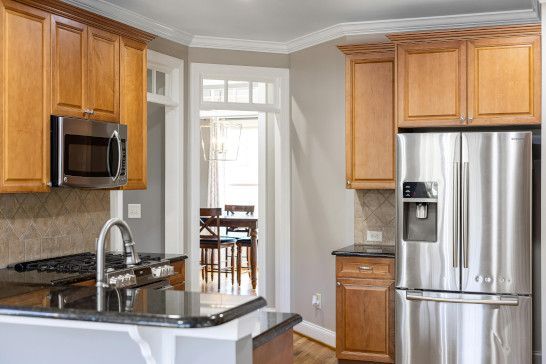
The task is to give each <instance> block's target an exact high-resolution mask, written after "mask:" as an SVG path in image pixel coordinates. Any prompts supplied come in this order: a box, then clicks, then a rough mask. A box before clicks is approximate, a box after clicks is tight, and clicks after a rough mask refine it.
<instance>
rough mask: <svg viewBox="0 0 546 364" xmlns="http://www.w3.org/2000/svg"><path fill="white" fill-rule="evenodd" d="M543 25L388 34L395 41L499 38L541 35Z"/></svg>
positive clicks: (413, 41) (414, 41)
mask: <svg viewBox="0 0 546 364" xmlns="http://www.w3.org/2000/svg"><path fill="white" fill-rule="evenodd" d="M540 33H541V25H540V23H536V24H522V25H510V26H496V27H480V28H461V29H451V30H436V31H421V32H409V33H392V34H387V38H389V39H390V40H391V41H392V42H394V43H416V42H429V41H439V40H469V39H477V38H497V37H503V38H506V37H511V36H530V35H540Z"/></svg>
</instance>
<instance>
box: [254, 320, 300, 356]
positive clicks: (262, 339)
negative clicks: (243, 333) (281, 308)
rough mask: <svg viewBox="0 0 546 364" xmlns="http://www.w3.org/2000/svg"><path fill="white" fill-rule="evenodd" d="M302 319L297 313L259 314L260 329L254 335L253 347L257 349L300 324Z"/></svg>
mask: <svg viewBox="0 0 546 364" xmlns="http://www.w3.org/2000/svg"><path fill="white" fill-rule="evenodd" d="M301 321H302V318H301V316H300V315H298V314H297V313H284V312H269V311H261V312H260V313H259V324H258V325H259V327H258V328H257V329H256V331H255V333H254V334H253V335H252V336H253V339H252V346H253V347H254V348H257V347H258V346H262V345H263V344H266V343H267V342H269V341H271V340H273V339H274V338H276V337H277V336H279V335H282V334H284V333H285V332H286V331H288V330H290V329H291V328H293V327H294V326H295V325H297V324H299V323H300V322H301Z"/></svg>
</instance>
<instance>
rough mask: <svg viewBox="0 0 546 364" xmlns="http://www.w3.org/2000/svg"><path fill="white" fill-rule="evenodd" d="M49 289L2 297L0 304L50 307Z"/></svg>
mask: <svg viewBox="0 0 546 364" xmlns="http://www.w3.org/2000/svg"><path fill="white" fill-rule="evenodd" d="M49 292H50V291H49V289H40V290H36V291H33V292H29V293H23V294H20V295H15V296H11V297H6V298H2V299H0V305H6V306H31V307H49V301H50V298H49Z"/></svg>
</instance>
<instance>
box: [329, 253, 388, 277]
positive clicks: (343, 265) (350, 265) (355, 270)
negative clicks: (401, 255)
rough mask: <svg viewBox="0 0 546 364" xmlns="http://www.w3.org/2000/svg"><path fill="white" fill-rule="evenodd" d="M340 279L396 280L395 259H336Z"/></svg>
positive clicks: (337, 273)
mask: <svg viewBox="0 0 546 364" xmlns="http://www.w3.org/2000/svg"><path fill="white" fill-rule="evenodd" d="M336 276H337V277H338V278H379V279H394V259H391V258H361V257H340V256H338V257H336Z"/></svg>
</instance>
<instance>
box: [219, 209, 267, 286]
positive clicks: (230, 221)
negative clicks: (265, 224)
mask: <svg viewBox="0 0 546 364" xmlns="http://www.w3.org/2000/svg"><path fill="white" fill-rule="evenodd" d="M219 219H220V227H225V228H247V229H249V231H250V244H251V249H250V252H251V256H250V282H251V284H252V289H256V282H257V275H256V273H257V272H256V265H257V257H258V216H257V215H256V214H247V213H244V212H234V213H227V212H224V213H223V214H222V215H221V216H220V217H219ZM215 224H216V219H214V218H213V219H212V220H211V225H215ZM237 275H238V277H237V281H238V282H239V283H240V276H241V267H237Z"/></svg>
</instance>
